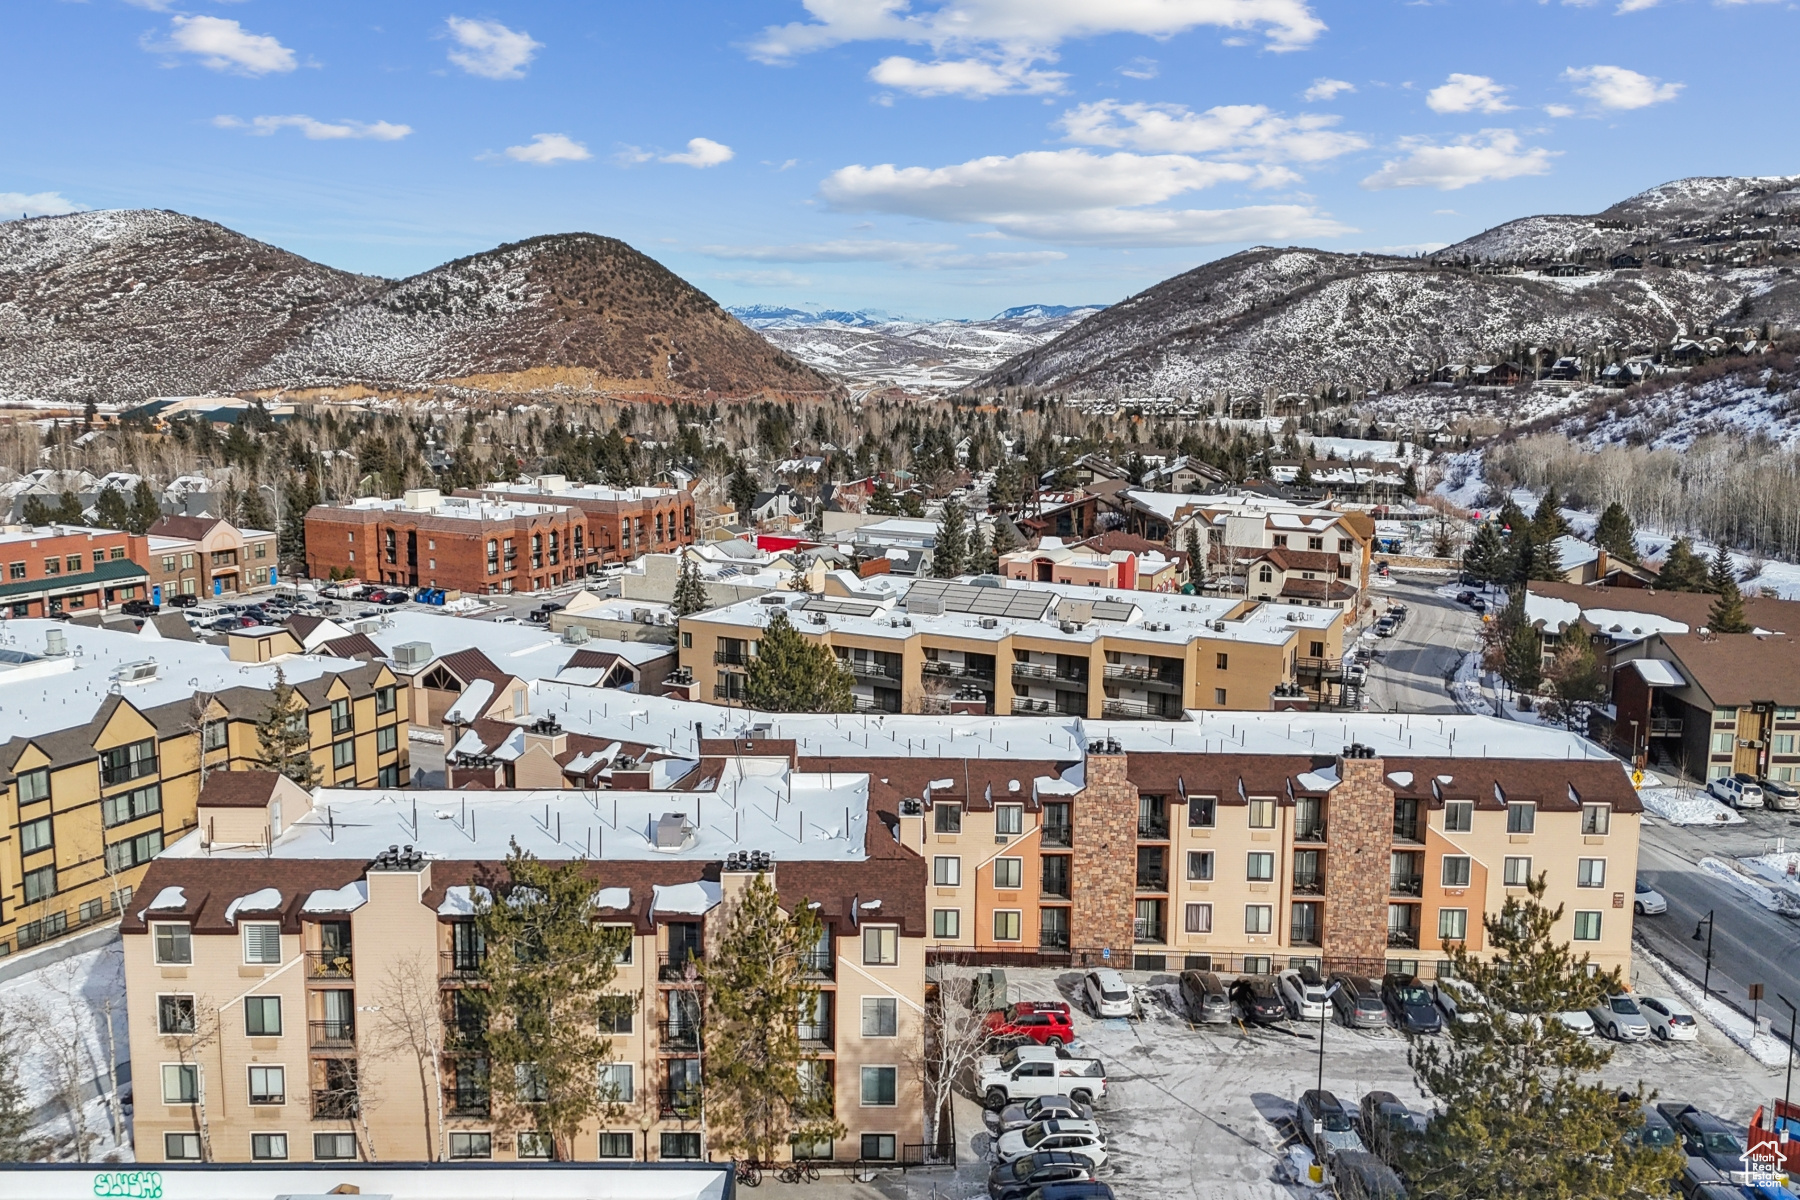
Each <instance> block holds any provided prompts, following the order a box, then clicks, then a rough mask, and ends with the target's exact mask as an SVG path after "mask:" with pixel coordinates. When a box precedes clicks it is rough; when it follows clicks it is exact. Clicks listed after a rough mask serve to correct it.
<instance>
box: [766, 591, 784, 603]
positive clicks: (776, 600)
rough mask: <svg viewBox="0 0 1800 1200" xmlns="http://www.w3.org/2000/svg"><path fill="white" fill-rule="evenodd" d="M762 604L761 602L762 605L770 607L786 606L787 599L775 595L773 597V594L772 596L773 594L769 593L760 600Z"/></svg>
mask: <svg viewBox="0 0 1800 1200" xmlns="http://www.w3.org/2000/svg"><path fill="white" fill-rule="evenodd" d="M762 602H763V603H764V604H767V605H771V606H773V605H776V604H786V603H787V597H785V596H777V595H775V594H774V593H773V592H771V593H770V594H769V595H767V596H764V597H763V598H762Z"/></svg>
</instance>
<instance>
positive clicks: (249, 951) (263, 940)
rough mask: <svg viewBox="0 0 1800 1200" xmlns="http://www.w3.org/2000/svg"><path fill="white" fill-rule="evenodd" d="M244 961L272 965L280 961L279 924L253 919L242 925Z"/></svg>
mask: <svg viewBox="0 0 1800 1200" xmlns="http://www.w3.org/2000/svg"><path fill="white" fill-rule="evenodd" d="M244 961H245V962H246V963H250V964H252V965H255V964H261V965H263V966H272V965H274V964H276V963H279V962H280V961H281V926H279V925H277V924H275V923H274V922H273V921H253V922H249V923H246V924H245V925H244Z"/></svg>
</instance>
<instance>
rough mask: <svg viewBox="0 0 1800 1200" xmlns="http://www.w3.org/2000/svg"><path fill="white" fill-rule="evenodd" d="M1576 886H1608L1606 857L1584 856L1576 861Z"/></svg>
mask: <svg viewBox="0 0 1800 1200" xmlns="http://www.w3.org/2000/svg"><path fill="white" fill-rule="evenodd" d="M1575 886H1576V887H1584V888H1597V887H1605V886H1606V860H1605V859H1604V858H1582V859H1577V860H1576V862H1575Z"/></svg>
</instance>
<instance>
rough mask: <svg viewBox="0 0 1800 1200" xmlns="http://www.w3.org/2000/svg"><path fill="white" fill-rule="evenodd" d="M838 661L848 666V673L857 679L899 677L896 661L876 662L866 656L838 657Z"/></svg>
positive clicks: (898, 667)
mask: <svg viewBox="0 0 1800 1200" xmlns="http://www.w3.org/2000/svg"><path fill="white" fill-rule="evenodd" d="M838 661H839V662H841V663H843V665H844V666H846V667H848V668H850V673H851V674H852V675H854V676H856V677H857V678H858V679H892V680H896V681H897V680H899V679H900V677H901V672H900V665H899V664H898V663H884V662H876V661H875V660H873V659H868V658H851V659H848V660H846V659H839V660H838Z"/></svg>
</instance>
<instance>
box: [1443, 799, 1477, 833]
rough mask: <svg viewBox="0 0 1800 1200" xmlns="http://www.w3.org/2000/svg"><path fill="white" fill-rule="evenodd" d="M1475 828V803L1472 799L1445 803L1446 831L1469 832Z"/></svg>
mask: <svg viewBox="0 0 1800 1200" xmlns="http://www.w3.org/2000/svg"><path fill="white" fill-rule="evenodd" d="M1474 828H1475V804H1474V802H1473V801H1471V800H1451V801H1448V802H1446V803H1445V805H1444V832H1445V833H1468V832H1469V831H1470V830H1472V829H1474Z"/></svg>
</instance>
